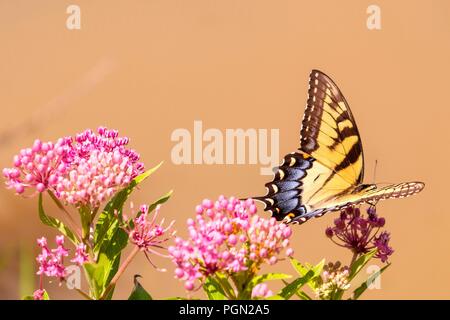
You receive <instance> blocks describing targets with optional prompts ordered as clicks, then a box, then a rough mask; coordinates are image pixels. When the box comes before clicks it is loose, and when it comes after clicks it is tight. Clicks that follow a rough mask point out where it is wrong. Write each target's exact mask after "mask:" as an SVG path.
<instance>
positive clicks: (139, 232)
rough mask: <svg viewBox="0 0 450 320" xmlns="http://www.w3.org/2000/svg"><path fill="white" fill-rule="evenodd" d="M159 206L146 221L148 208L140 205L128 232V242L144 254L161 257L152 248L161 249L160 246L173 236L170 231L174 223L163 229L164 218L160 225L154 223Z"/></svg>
mask: <svg viewBox="0 0 450 320" xmlns="http://www.w3.org/2000/svg"><path fill="white" fill-rule="evenodd" d="M160 208H161V205H158V206H157V207H156V208H155V213H154V215H153V217H152V218H151V219H148V214H149V207H148V205H142V206H141V207H140V210H139V214H138V216H137V217H135V218H134V220H133V227H132V228H130V229H129V230H128V234H129V237H130V241H131V242H132V243H133V244H135V245H136V246H137V247H139V249H140V250H141V251H144V252H145V253H147V252H149V253H155V254H157V255H161V254H160V253H159V252H157V251H155V250H154V249H153V248H162V244H163V243H164V242H166V241H168V240H169V239H170V238H172V237H173V236H174V235H175V230H173V229H172V227H173V224H174V223H175V221H172V222H171V223H169V225H168V226H167V227H164V226H163V225H164V218H163V219H162V220H161V222H160V223H156V218H157V217H158V215H159V211H160Z"/></svg>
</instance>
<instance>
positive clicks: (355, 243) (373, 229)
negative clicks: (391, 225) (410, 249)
mask: <svg viewBox="0 0 450 320" xmlns="http://www.w3.org/2000/svg"><path fill="white" fill-rule="evenodd" d="M385 224H386V220H385V219H384V218H382V217H379V216H378V215H377V213H376V209H375V207H374V206H370V207H369V208H368V209H367V215H365V214H364V213H362V212H361V210H360V209H359V208H354V207H349V208H347V209H345V210H342V211H341V214H340V216H339V217H338V218H336V219H335V220H334V227H328V228H327V229H326V230H325V234H326V236H327V237H328V238H330V239H331V240H332V241H333V242H334V243H336V244H337V245H339V246H341V247H344V248H348V249H350V250H352V251H353V252H354V253H356V254H364V253H366V252H369V251H370V250H372V249H374V248H377V249H378V251H377V253H376V254H375V258H379V259H381V261H382V262H386V261H387V260H388V258H389V256H390V255H392V253H393V252H394V250H393V249H392V248H391V247H390V246H389V239H390V234H389V233H388V232H386V231H383V232H381V234H380V235H379V236H378V237H377V235H378V233H379V232H380V230H381V228H383V227H384V225H385Z"/></svg>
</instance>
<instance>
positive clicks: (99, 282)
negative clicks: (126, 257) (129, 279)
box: [84, 228, 128, 300]
mask: <svg viewBox="0 0 450 320" xmlns="http://www.w3.org/2000/svg"><path fill="white" fill-rule="evenodd" d="M127 243H128V234H127V233H126V232H125V231H124V230H122V229H120V228H118V229H116V231H115V233H114V235H113V236H112V238H111V241H108V242H107V243H105V244H104V246H102V248H101V249H100V252H99V256H98V260H97V263H86V264H84V267H85V270H86V273H87V275H88V279H89V284H90V287H91V288H92V289H93V294H94V297H95V298H96V299H98V298H100V297H101V296H102V294H103V293H104V291H105V289H106V288H107V287H108V285H109V283H110V282H111V280H112V278H113V277H114V275H115V274H116V272H117V270H118V269H119V264H120V255H121V251H122V250H123V249H124V248H125V247H126V245H127ZM113 292H114V288H112V289H111V291H109V293H108V295H107V296H106V297H104V298H105V299H106V300H108V299H111V297H112V294H113Z"/></svg>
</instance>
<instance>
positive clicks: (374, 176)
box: [373, 160, 378, 184]
mask: <svg viewBox="0 0 450 320" xmlns="http://www.w3.org/2000/svg"><path fill="white" fill-rule="evenodd" d="M377 166H378V160H375V166H374V168H373V184H375V183H376V182H377Z"/></svg>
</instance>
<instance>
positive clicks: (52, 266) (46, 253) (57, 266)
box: [36, 236, 69, 280]
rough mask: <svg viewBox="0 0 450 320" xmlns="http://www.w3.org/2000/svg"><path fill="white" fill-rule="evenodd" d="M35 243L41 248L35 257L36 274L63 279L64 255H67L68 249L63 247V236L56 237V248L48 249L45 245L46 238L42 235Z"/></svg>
mask: <svg viewBox="0 0 450 320" xmlns="http://www.w3.org/2000/svg"><path fill="white" fill-rule="evenodd" d="M37 243H38V245H39V247H40V248H41V253H40V254H39V255H38V256H37V258H36V260H37V262H38V264H39V269H38V271H37V274H38V275H46V276H47V277H57V278H59V279H60V280H64V279H65V277H66V267H65V266H64V257H67V256H68V255H69V253H68V250H67V249H66V248H64V236H57V237H56V243H57V247H56V249H52V250H50V249H49V248H48V246H47V239H45V238H44V237H42V238H40V239H38V241H37Z"/></svg>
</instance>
